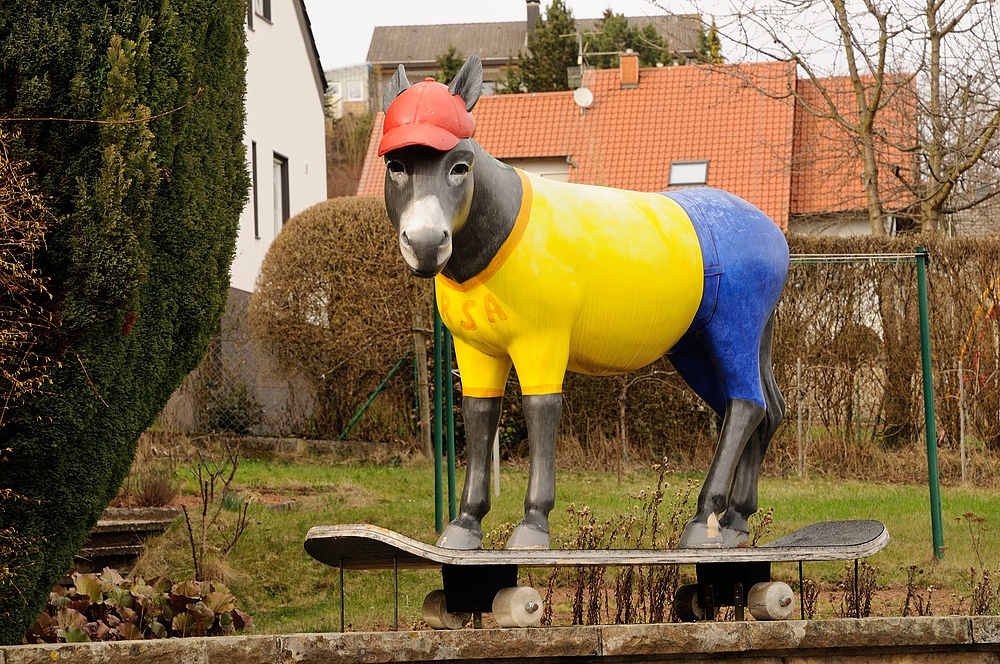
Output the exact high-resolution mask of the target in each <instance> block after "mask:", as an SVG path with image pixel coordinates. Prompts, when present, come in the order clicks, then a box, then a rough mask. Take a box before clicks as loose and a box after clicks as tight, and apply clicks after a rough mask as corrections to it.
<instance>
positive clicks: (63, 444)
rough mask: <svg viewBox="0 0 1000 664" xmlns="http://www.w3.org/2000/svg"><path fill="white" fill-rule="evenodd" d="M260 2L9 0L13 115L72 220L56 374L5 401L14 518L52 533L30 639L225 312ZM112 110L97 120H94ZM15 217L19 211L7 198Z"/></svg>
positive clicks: (34, 537)
mask: <svg viewBox="0 0 1000 664" xmlns="http://www.w3.org/2000/svg"><path fill="white" fill-rule="evenodd" d="M245 16H246V0H114V1H111V2H105V1H104V0H64V1H63V2H51V1H49V0H18V2H4V3H2V4H0V45H2V46H0V122H2V121H3V118H7V119H8V122H5V123H4V124H5V125H14V124H15V123H14V122H10V121H9V119H11V118H72V119H76V120H83V121H82V122H80V121H78V122H64V121H51V120H42V121H28V122H21V121H18V122H16V127H17V129H18V130H19V131H20V135H19V137H15V138H12V139H11V140H10V141H9V142H8V148H9V149H10V150H11V152H12V153H13V154H16V155H17V156H18V158H19V159H21V160H23V161H25V162H27V163H28V164H29V165H30V167H31V169H32V170H33V171H34V172H35V174H36V178H35V181H36V183H37V186H38V189H39V191H40V192H41V193H42V194H44V195H45V197H46V201H47V203H48V205H49V207H50V209H51V210H52V212H53V215H54V216H55V217H56V218H57V219H58V223H56V224H55V225H54V226H53V227H52V229H51V231H50V232H49V234H48V235H47V237H46V249H45V251H44V253H43V254H42V255H41V256H40V260H39V263H38V264H37V265H38V267H39V269H40V271H41V274H42V275H43V276H44V277H45V279H46V284H47V288H48V289H49V292H50V293H52V295H53V298H54V300H53V301H54V302H55V303H56V304H57V307H58V310H57V325H56V328H55V330H53V331H52V333H51V334H50V335H49V336H48V337H47V338H45V339H42V340H40V341H41V342H42V343H43V345H44V346H45V348H46V350H47V356H49V357H53V358H54V359H55V361H56V363H54V364H53V365H51V366H50V367H49V377H50V379H51V381H52V382H51V385H50V387H49V389H47V390H46V391H45V393H44V394H40V395H35V396H31V397H29V398H27V399H25V400H24V402H23V403H21V404H18V405H17V406H16V407H15V408H14V409H13V410H12V411H10V412H8V413H7V415H6V418H5V419H4V421H3V423H2V428H0V448H3V449H5V450H6V451H5V452H3V453H0V455H5V456H6V458H5V459H4V461H6V463H3V464H2V465H3V471H2V473H0V490H3V491H4V492H6V493H9V494H16V495H18V496H22V497H23V498H22V499H17V500H8V501H6V502H4V503H3V504H2V505H0V532H2V531H5V530H8V531H9V530H13V531H14V532H15V534H16V535H17V536H19V537H21V538H24V539H26V540H29V541H32V542H33V543H34V544H33V546H34V547H35V550H34V551H33V553H32V555H31V557H30V565H22V566H20V567H19V568H18V569H17V570H15V575H14V576H13V578H11V579H8V580H7V581H8V582H9V583H10V584H11V585H12V586H13V587H14V588H16V590H17V591H16V592H13V593H6V592H5V593H4V594H3V595H2V596H0V644H10V643H18V642H20V640H21V638H22V636H23V635H24V633H25V630H26V628H27V627H28V626H29V625H30V624H31V621H32V620H33V619H34V617H35V615H36V614H37V612H38V610H39V609H40V608H41V607H42V606H43V605H44V603H45V600H46V598H47V595H48V592H49V590H50V589H51V588H52V586H53V585H54V584H55V583H56V581H58V580H59V578H60V577H61V575H62V574H63V573H64V572H65V571H66V570H67V569H68V568H69V566H70V564H71V563H72V561H73V556H74V554H75V553H76V552H77V551H79V549H80V547H81V545H82V544H83V541H84V539H85V537H86V535H87V533H88V532H89V531H90V529H91V528H92V527H93V526H94V524H95V523H96V522H97V520H98V518H99V517H100V515H101V513H102V512H103V510H104V508H105V507H106V506H107V505H108V503H109V502H110V501H111V500H112V499H113V498H114V496H115V495H116V493H117V491H118V488H119V486H120V484H121V482H122V480H123V479H124V477H125V476H126V474H127V473H128V469H129V466H130V464H131V462H132V458H133V456H134V453H135V446H136V442H137V440H138V437H139V435H140V433H141V432H142V431H144V430H145V429H146V428H147V427H149V425H150V424H152V422H153V420H154V418H155V417H156V416H157V414H158V413H159V412H160V410H161V409H162V407H163V405H164V404H165V403H166V401H167V399H168V398H169V397H170V395H171V393H172V392H173V391H174V390H175V389H176V387H177V386H178V385H179V384H180V382H181V380H182V379H183V377H184V376H185V375H186V374H187V373H188V372H189V371H190V370H191V369H193V368H194V367H195V366H196V365H197V364H198V361H199V360H200V358H201V357H202V355H203V354H204V352H205V349H206V347H207V344H208V340H209V337H210V335H211V334H212V332H213V331H214V329H215V326H216V325H217V323H218V319H219V317H220V315H221V313H222V311H223V308H224V305H225V299H226V292H227V289H228V285H229V265H230V262H231V260H232V255H233V248H234V245H235V238H236V232H237V228H238V223H239V215H240V212H241V210H242V208H243V204H244V201H245V199H246V194H247V188H248V176H247V172H246V150H245V148H244V146H243V120H244V111H243V98H244V93H245V74H244V70H245V66H246V52H245V47H244V40H245V33H244V20H245ZM90 120H98V121H100V123H95V122H89V121H90ZM0 213H2V212H0Z"/></svg>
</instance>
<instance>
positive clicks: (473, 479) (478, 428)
mask: <svg viewBox="0 0 1000 664" xmlns="http://www.w3.org/2000/svg"><path fill="white" fill-rule="evenodd" d="M502 405H503V397H463V398H462V417H463V419H464V423H465V454H466V470H465V486H464V487H463V489H462V502H461V505H460V507H459V512H458V516H457V517H455V520H454V521H452V522H451V523H449V524H448V525H447V527H445V529H444V531H443V532H442V533H441V536H440V537H439V538H438V541H437V545H438V546H441V547H444V548H446V549H478V548H480V547H481V546H482V540H483V528H482V525H481V523H482V520H483V517H484V516H486V513H487V512H489V511H490V457H491V446H492V444H493V437H494V435H495V434H496V430H497V425H499V423H500V410H501V408H502Z"/></svg>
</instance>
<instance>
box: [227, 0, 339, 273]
mask: <svg viewBox="0 0 1000 664" xmlns="http://www.w3.org/2000/svg"><path fill="white" fill-rule="evenodd" d="M270 4H271V20H270V21H267V20H265V19H264V18H262V17H261V16H254V17H253V27H252V28H250V27H248V28H247V49H248V51H249V53H248V55H247V98H246V108H247V119H246V135H245V136H244V143H245V144H246V149H247V164H248V166H249V165H250V162H251V147H252V143H253V142H256V144H257V187H256V196H257V233H255V232H254V193H255V192H254V190H253V189H251V191H250V198H249V200H248V201H247V206H246V208H244V210H243V214H242V216H241V217H240V233H239V237H238V238H237V240H236V256H235V258H234V260H233V267H232V270H231V279H232V281H231V284H232V286H233V287H234V288H238V289H240V290H243V291H253V290H254V287H255V283H256V280H257V272H258V270H259V269H260V264H261V261H262V260H263V259H264V254H265V253H266V252H267V248H268V247H269V246H270V245H271V242H272V241H273V240H274V238H275V237H276V235H277V232H278V231H280V228H278V229H276V228H275V219H274V184H273V155H274V153H278V154H280V155H283V156H284V157H287V158H288V176H289V187H288V192H289V211H290V213H291V216H295V215H296V214H297V213H298V212H301V211H302V210H304V209H305V208H307V207H309V206H311V205H313V204H315V203H318V202H320V201H323V200H325V199H326V145H325V140H326V139H325V119H324V116H323V95H322V91H321V87H322V86H324V85H325V83H324V82H323V81H322V79H321V78H320V76H319V73H318V72H317V71H316V65H315V56H314V54H313V50H312V44H311V41H310V38H309V34H308V31H307V29H306V26H305V21H304V16H303V15H302V10H301V4H300V0H271V3H270ZM251 172H252V171H251Z"/></svg>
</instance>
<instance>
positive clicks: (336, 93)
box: [330, 81, 343, 99]
mask: <svg viewBox="0 0 1000 664" xmlns="http://www.w3.org/2000/svg"><path fill="white" fill-rule="evenodd" d="M342 95H343V93H342V92H341V91H340V81H336V82H334V83H331V84H330V96H331V97H336V98H337V99H340V98H341V96H342Z"/></svg>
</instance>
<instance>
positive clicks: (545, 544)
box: [507, 523, 551, 549]
mask: <svg viewBox="0 0 1000 664" xmlns="http://www.w3.org/2000/svg"><path fill="white" fill-rule="evenodd" d="M550 543H551V538H550V537H549V531H548V529H547V528H545V529H542V528H541V527H539V526H535V525H531V524H527V523H520V524H518V526H517V528H515V529H514V532H513V533H511V535H510V539H508V540H507V548H508V549H548V548H549V544H550Z"/></svg>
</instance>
